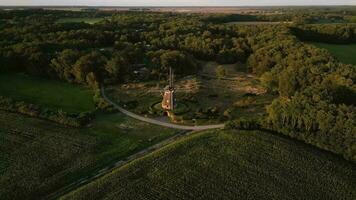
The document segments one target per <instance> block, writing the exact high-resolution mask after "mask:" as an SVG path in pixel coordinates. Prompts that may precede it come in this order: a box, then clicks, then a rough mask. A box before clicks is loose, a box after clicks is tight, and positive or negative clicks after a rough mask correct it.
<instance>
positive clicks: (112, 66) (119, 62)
mask: <svg viewBox="0 0 356 200" xmlns="http://www.w3.org/2000/svg"><path fill="white" fill-rule="evenodd" d="M105 71H106V72H107V75H109V76H110V78H111V81H113V82H117V81H119V82H120V81H121V82H122V81H124V80H125V78H126V77H128V76H129V63H128V62H127V60H126V59H125V58H124V57H123V56H121V55H120V54H116V55H114V56H113V58H111V59H110V60H109V61H108V62H107V63H106V65H105Z"/></svg>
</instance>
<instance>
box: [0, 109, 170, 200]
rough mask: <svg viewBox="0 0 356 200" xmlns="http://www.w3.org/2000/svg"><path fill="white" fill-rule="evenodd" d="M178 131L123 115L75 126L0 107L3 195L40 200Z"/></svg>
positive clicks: (0, 184) (0, 189)
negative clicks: (14, 112)
mask: <svg viewBox="0 0 356 200" xmlns="http://www.w3.org/2000/svg"><path fill="white" fill-rule="evenodd" d="M174 133H175V131H173V130H170V129H165V128H161V127H157V126H151V125H148V124H145V123H141V122H137V121H135V120H132V119H129V118H127V117H125V116H123V115H120V114H98V116H97V118H96V119H95V120H94V121H93V123H92V124H91V125H90V127H87V128H82V129H74V128H68V127H63V126H59V125H57V124H54V123H50V122H47V121H43V120H38V119H34V118H28V117H25V116H22V115H18V114H13V113H8V112H3V111H0V197H1V198H0V199H2V200H6V199H39V198H41V197H44V196H46V195H48V194H50V193H52V192H54V191H56V190H58V189H59V188H61V187H63V186H65V185H67V184H69V183H71V182H73V181H75V180H78V179H80V178H81V177H83V176H86V175H87V174H88V173H91V172H92V171H93V170H96V169H101V168H103V167H104V166H107V165H109V164H111V163H114V162H115V161H118V160H120V159H124V158H126V157H127V156H129V155H131V154H133V153H135V152H137V151H140V150H141V149H143V148H145V147H147V146H150V145H153V144H155V143H157V142H158V141H161V140H162V139H164V138H167V137H168V136H170V135H172V134H174ZM13 191H16V192H13Z"/></svg>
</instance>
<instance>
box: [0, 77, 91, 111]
mask: <svg viewBox="0 0 356 200" xmlns="http://www.w3.org/2000/svg"><path fill="white" fill-rule="evenodd" d="M0 94H1V95H2V96H5V97H11V98H13V99H14V100H16V101H25V102H26V103H32V104H36V105H41V106H44V107H46V108H50V109H53V110H63V111H65V112H74V113H77V112H85V111H91V110H94V109H95V106H94V102H93V95H94V94H93V92H92V91H91V90H90V89H89V88H85V87H82V86H77V85H73V84H69V83H65V82H60V81H55V80H48V79H41V78H37V77H34V76H29V75H26V74H8V73H3V74H0Z"/></svg>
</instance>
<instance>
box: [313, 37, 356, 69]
mask: <svg viewBox="0 0 356 200" xmlns="http://www.w3.org/2000/svg"><path fill="white" fill-rule="evenodd" d="M312 44H313V45H315V46H317V47H319V48H323V49H327V50H328V51H329V52H330V53H331V54H332V55H333V56H335V57H336V58H337V59H339V60H340V61H341V62H344V63H346V64H353V65H356V56H355V55H356V44H327V43H316V42H314V43H312Z"/></svg>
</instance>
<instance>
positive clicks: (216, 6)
mask: <svg viewBox="0 0 356 200" xmlns="http://www.w3.org/2000/svg"><path fill="white" fill-rule="evenodd" d="M304 6H356V3H355V4H295V5H292V4H280V5H238V6H237V5H224V6H219V5H203V6H197V5H155V6H148V5H125V6H120V5H40V4H39V5H29V4H24V5H1V4H0V7H119V8H129V7H147V8H161V7H166V8H167V7H168V8H169V7H178V8H179V7H191V8H204V7H211V8H229V7H230V8H232V7H304Z"/></svg>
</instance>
